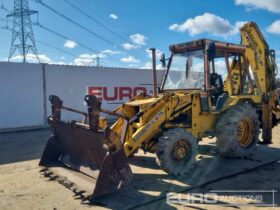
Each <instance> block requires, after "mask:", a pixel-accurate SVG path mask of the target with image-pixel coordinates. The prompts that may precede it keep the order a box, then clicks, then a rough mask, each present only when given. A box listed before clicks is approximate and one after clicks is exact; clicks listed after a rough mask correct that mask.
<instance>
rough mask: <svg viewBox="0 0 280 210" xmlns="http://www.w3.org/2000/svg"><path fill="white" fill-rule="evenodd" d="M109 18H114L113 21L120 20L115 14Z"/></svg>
mask: <svg viewBox="0 0 280 210" xmlns="http://www.w3.org/2000/svg"><path fill="white" fill-rule="evenodd" d="M109 17H110V18H112V19H114V20H117V19H118V18H119V17H118V16H117V15H115V14H113V13H112V14H110V15H109Z"/></svg>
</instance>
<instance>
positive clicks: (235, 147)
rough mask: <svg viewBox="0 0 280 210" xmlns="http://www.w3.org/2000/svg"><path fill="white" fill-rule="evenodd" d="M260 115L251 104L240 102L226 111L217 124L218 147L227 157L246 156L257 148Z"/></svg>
mask: <svg viewBox="0 0 280 210" xmlns="http://www.w3.org/2000/svg"><path fill="white" fill-rule="evenodd" d="M259 127H260V123H259V117H258V114H257V111H256V109H255V108H254V107H253V106H252V105H250V104H246V103H243V104H238V105H236V106H235V107H232V108H230V109H229V110H227V111H225V113H223V114H222V115H221V117H220V119H218V121H217V124H216V136H217V142H216V144H217V148H218V150H219V152H220V154H221V155H223V156H226V157H236V158H245V157H249V156H251V155H252V154H253V152H254V151H255V150H256V144H257V142H258V138H259V133H260V128H259Z"/></svg>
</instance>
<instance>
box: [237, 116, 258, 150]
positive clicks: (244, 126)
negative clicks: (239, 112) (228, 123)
mask: <svg viewBox="0 0 280 210" xmlns="http://www.w3.org/2000/svg"><path fill="white" fill-rule="evenodd" d="M253 137H254V124H253V121H252V120H251V119H250V118H248V117H246V118H244V119H242V120H240V121H239V124H238V133H237V138H238V143H239V145H240V146H242V147H248V146H250V145H251V144H252V142H253Z"/></svg>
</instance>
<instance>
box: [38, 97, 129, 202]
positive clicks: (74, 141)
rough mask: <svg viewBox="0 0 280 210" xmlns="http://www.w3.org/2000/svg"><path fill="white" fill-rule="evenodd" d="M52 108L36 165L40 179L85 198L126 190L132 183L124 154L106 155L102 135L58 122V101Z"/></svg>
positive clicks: (78, 125) (81, 127) (111, 153)
mask: <svg viewBox="0 0 280 210" xmlns="http://www.w3.org/2000/svg"><path fill="white" fill-rule="evenodd" d="M58 99H59V98H58ZM51 102H54V101H51ZM56 102H57V101H56ZM58 104H60V107H58ZM52 105H53V106H52V108H53V109H52V110H53V117H50V118H49V125H50V127H51V130H52V131H53V135H52V136H51V137H50V138H49V139H48V142H47V144H46V147H45V149H44V152H43V155H42V158H41V160H40V163H39V165H40V166H42V167H44V168H43V169H42V170H41V171H42V172H43V173H44V175H45V176H48V177H50V179H53V180H57V181H59V182H60V183H61V184H64V185H65V186H66V187H68V188H70V189H72V190H73V191H74V192H75V193H77V194H83V195H84V196H85V197H88V198H96V197H99V196H102V195H105V194H109V193H111V192H114V191H116V190H119V189H122V188H124V187H125V186H127V185H128V184H129V183H130V181H131V180H132V171H131V169H130V167H129V164H128V161H127V157H126V156H125V153H124V150H123V149H122V148H120V149H118V150H116V151H110V152H109V151H107V150H106V149H104V148H106V147H104V144H105V142H106V138H105V136H104V132H102V131H98V130H93V129H91V128H90V126H86V125H85V124H81V123H76V122H71V123H67V122H64V121H61V120H60V113H59V109H61V108H63V107H62V101H61V103H57V104H56V105H54V103H52ZM58 116H59V117H58Z"/></svg>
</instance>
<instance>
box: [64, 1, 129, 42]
mask: <svg viewBox="0 0 280 210" xmlns="http://www.w3.org/2000/svg"><path fill="white" fill-rule="evenodd" d="M64 1H65V2H66V3H67V4H69V5H70V6H71V7H73V8H74V9H76V10H77V11H79V12H80V13H82V14H83V15H84V16H86V17H87V18H89V19H90V20H91V21H93V22H94V23H96V24H98V25H99V26H101V27H102V28H105V29H106V30H107V31H110V32H111V33H112V34H114V35H115V36H117V37H118V38H120V39H121V40H123V41H125V42H127V38H125V37H123V36H121V35H120V34H118V33H116V32H115V31H113V30H112V29H110V28H109V27H107V26H106V25H104V24H103V23H101V22H99V21H98V20H96V19H95V18H93V17H92V16H90V15H89V14H88V13H86V12H85V11H83V10H81V9H80V8H78V7H77V6H75V5H74V4H73V3H71V2H70V1H69V0H64Z"/></svg>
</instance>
